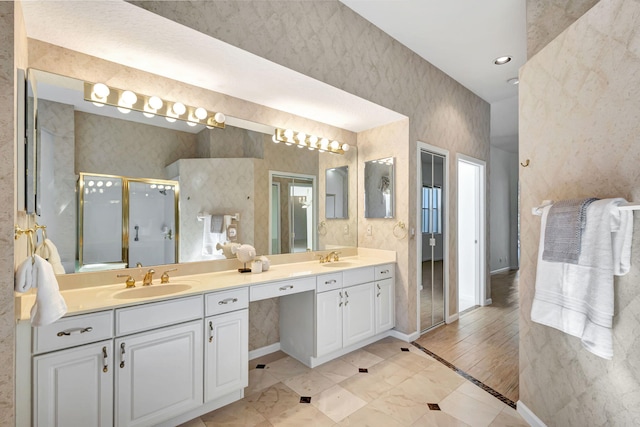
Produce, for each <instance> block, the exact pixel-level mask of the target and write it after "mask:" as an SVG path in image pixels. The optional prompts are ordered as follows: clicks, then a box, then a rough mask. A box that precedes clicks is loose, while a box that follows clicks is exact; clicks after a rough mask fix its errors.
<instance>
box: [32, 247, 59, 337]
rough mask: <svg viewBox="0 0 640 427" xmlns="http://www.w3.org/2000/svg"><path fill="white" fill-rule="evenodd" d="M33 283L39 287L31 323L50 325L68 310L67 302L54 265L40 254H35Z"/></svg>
mask: <svg viewBox="0 0 640 427" xmlns="http://www.w3.org/2000/svg"><path fill="white" fill-rule="evenodd" d="M33 258H34V261H35V262H34V264H33V273H32V276H33V285H34V287H36V288H37V289H38V293H37V294H36V302H35V304H34V305H33V307H31V325H32V326H45V325H49V324H51V323H53V322H55V321H56V320H58V319H59V318H61V317H62V316H64V315H65V313H66V312H67V304H66V303H65V301H64V298H63V297H62V295H61V294H60V288H58V281H57V280H56V275H55V273H54V272H53V267H51V264H49V263H48V262H47V261H45V260H44V259H43V258H42V257H40V256H39V255H34V256H33Z"/></svg>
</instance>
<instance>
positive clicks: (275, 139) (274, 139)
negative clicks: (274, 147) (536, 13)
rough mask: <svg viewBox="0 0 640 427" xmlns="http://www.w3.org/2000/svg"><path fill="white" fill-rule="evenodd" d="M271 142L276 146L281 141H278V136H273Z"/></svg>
mask: <svg viewBox="0 0 640 427" xmlns="http://www.w3.org/2000/svg"><path fill="white" fill-rule="evenodd" d="M271 140H272V141H273V142H275V143H276V144H280V141H278V139H277V138H276V136H275V135H273V136H272V137H271Z"/></svg>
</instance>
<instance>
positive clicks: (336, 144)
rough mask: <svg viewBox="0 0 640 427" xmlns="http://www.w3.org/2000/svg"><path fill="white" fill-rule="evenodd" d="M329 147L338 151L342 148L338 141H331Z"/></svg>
mask: <svg viewBox="0 0 640 427" xmlns="http://www.w3.org/2000/svg"><path fill="white" fill-rule="evenodd" d="M329 146H330V147H331V149H332V150H337V149H339V148H340V143H339V142H338V141H331V144H330V145H329Z"/></svg>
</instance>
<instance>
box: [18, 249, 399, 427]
mask: <svg viewBox="0 0 640 427" xmlns="http://www.w3.org/2000/svg"><path fill="white" fill-rule="evenodd" d="M394 275H395V260H394V259H389V258H375V257H363V256H357V257H350V258H345V259H343V260H342V261H339V262H333V263H325V264H320V263H318V262H301V263H292V264H280V265H275V266H272V268H271V269H270V270H269V271H268V272H265V273H261V274H238V273H237V272H236V271H221V272H216V273H207V274H194V275H191V276H181V277H174V278H172V279H171V281H170V283H168V284H159V283H158V284H156V283H154V284H153V285H152V286H149V287H144V288H143V287H138V288H134V289H125V287H124V285H123V284H117V285H113V284H109V285H102V286H99V285H98V286H90V287H86V288H79V289H69V290H64V291H62V293H63V296H64V297H65V300H66V301H67V305H68V308H69V311H68V314H67V316H65V317H64V318H62V319H60V320H58V321H57V322H55V323H53V324H51V325H48V326H45V327H39V328H32V327H31V325H30V323H29V319H28V316H29V309H30V307H31V305H32V303H33V300H34V295H33V294H24V295H20V296H17V297H16V307H17V310H18V317H19V322H18V328H17V331H18V337H17V340H18V343H17V347H18V361H19V362H18V367H17V371H18V375H19V378H22V381H20V386H19V394H18V399H17V400H18V411H17V412H18V418H17V419H18V423H17V425H34V426H53V425H58V426H75V425H83V426H91V425H96V426H98V425H100V426H109V425H114V426H150V425H167V426H169V425H176V424H179V423H181V422H185V421H188V420H190V419H192V418H195V417H197V416H199V415H202V414H204V413H206V412H209V411H212V410H215V409H217V408H220V407H222V406H224V405H227V404H229V403H231V402H234V401H236V400H239V399H241V398H242V397H243V396H244V388H245V387H246V386H247V385H248V358H249V349H248V325H249V318H248V311H249V310H248V307H249V302H251V301H259V300H262V299H267V298H279V299H280V348H281V350H282V351H284V352H285V353H287V354H289V355H290V356H292V357H294V358H296V359H298V360H299V361H301V362H302V363H304V364H306V365H307V366H310V367H314V366H317V365H319V364H322V363H325V362H327V361H329V360H332V359H334V358H336V357H339V356H341V355H343V354H346V353H348V352H351V351H353V350H355V349H357V348H360V347H362V346H365V345H367V344H369V343H372V342H375V341H377V340H379V339H381V338H383V337H385V336H387V335H389V334H390V331H391V329H392V328H393V326H394V319H395V312H394V306H395V290H394V289H395V287H394ZM27 379H28V380H27ZM29 402H31V404H29Z"/></svg>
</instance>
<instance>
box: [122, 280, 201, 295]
mask: <svg viewBox="0 0 640 427" xmlns="http://www.w3.org/2000/svg"><path fill="white" fill-rule="evenodd" d="M189 289H191V285H187V284H184V283H166V284H159V285H151V286H145V287H143V288H135V289H124V290H122V291H120V292H118V293H116V294H115V295H114V296H113V297H114V298H115V299H135V298H150V297H160V296H164V295H171V294H176V293H178V292H183V291H186V290H189Z"/></svg>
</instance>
